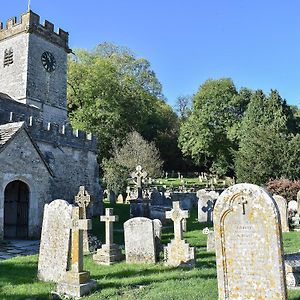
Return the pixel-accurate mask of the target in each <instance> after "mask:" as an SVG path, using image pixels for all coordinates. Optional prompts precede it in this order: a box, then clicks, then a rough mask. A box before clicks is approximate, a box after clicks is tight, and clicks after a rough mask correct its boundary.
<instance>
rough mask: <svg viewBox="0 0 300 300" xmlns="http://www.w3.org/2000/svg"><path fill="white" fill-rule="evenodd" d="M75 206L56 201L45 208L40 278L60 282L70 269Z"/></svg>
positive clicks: (39, 262)
mask: <svg viewBox="0 0 300 300" xmlns="http://www.w3.org/2000/svg"><path fill="white" fill-rule="evenodd" d="M73 207H74V206H73V205H71V204H69V203H68V202H67V201H65V200H54V201H52V202H51V203H50V204H46V205H45V207H44V218H43V226H42V235H41V244H40V253H39V261H38V278H39V279H40V280H43V281H53V282H58V281H59V280H60V279H61V278H62V276H63V275H64V273H65V272H66V271H67V268H68V256H69V251H70V250H69V241H70V227H71V223H72V209H73Z"/></svg>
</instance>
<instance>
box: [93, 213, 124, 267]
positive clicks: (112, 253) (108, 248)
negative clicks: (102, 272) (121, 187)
mask: <svg viewBox="0 0 300 300" xmlns="http://www.w3.org/2000/svg"><path fill="white" fill-rule="evenodd" d="M118 220H119V217H118V216H114V215H113V209H112V208H106V209H105V215H104V216H101V217H100V221H102V222H105V244H103V245H102V247H101V248H100V249H98V250H97V253H96V254H94V255H93V259H94V261H95V262H96V263H97V264H100V265H111V264H113V263H115V262H117V261H120V260H122V259H123V255H122V251H121V249H120V247H119V245H116V244H114V242H113V222H117V221H118Z"/></svg>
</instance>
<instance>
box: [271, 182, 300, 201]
mask: <svg viewBox="0 0 300 300" xmlns="http://www.w3.org/2000/svg"><path fill="white" fill-rule="evenodd" d="M266 188H267V190H268V191H269V193H271V194H272V195H274V194H276V195H280V196H282V197H284V198H285V199H286V200H287V201H288V202H289V201H291V200H297V193H298V191H300V180H289V179H276V180H270V181H269V182H268V183H267V186H266Z"/></svg>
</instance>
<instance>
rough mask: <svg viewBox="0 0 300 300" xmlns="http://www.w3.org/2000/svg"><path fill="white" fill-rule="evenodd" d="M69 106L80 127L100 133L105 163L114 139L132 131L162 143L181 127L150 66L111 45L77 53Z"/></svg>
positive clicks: (71, 73)
mask: <svg viewBox="0 0 300 300" xmlns="http://www.w3.org/2000/svg"><path fill="white" fill-rule="evenodd" d="M68 108H69V116H70V119H71V122H72V125H73V126H74V127H75V128H78V129H82V130H85V131H90V132H93V133H96V134H97V136H98V141H99V143H98V152H99V156H100V159H102V158H105V157H106V158H109V157H110V155H111V153H110V152H111V148H112V141H117V142H120V141H121V140H122V139H123V137H124V136H125V135H126V134H127V133H128V132H131V131H133V130H136V131H138V132H140V133H141V134H142V135H143V136H144V137H145V138H147V139H148V140H156V139H157V140H159V139H161V137H160V135H164V134H166V132H168V131H169V130H170V128H172V126H173V124H174V123H175V126H176V114H175V113H173V112H172V110H171V108H170V106H169V105H168V104H167V103H166V102H165V100H164V97H163V95H162V89H161V84H160V83H159V81H158V80H157V78H156V76H155V73H154V72H153V71H152V70H151V67H150V63H149V62H148V61H147V60H146V59H144V58H136V57H135V56H134V55H133V54H132V53H131V52H130V50H128V49H126V48H122V47H119V46H116V45H113V44H109V43H104V44H100V45H99V46H98V47H97V48H96V49H95V50H94V51H92V52H88V51H85V50H77V51H76V59H71V60H69V76H68ZM166 111H168V114H167V116H166V115H165V114H164V113H165V112H166Z"/></svg>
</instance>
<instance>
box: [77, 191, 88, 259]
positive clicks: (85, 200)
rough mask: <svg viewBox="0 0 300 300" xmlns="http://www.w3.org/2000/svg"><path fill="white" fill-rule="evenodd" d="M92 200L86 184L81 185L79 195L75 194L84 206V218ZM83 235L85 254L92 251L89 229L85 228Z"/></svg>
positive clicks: (78, 203) (80, 204) (79, 204)
mask: <svg viewBox="0 0 300 300" xmlns="http://www.w3.org/2000/svg"><path fill="white" fill-rule="evenodd" d="M90 202H91V196H90V194H89V193H88V192H87V190H86V189H85V187H84V186H80V187H79V192H78V194H77V196H75V203H76V204H77V205H78V206H79V207H81V208H82V219H86V218H87V207H88V206H89V204H90ZM82 236H83V252H84V253H85V254H89V253H90V246H89V236H88V231H87V230H84V231H83V233H82Z"/></svg>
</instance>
